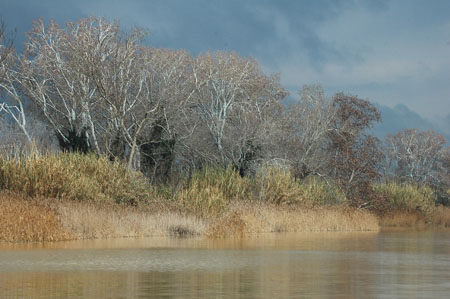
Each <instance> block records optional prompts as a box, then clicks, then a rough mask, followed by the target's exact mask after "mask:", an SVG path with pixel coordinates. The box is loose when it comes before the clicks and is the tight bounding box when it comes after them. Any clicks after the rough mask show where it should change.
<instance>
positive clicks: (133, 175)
mask: <svg viewBox="0 0 450 299" xmlns="http://www.w3.org/2000/svg"><path fill="white" fill-rule="evenodd" d="M0 188H1V189H2V191H1V192H0V214H1V215H0V219H1V220H0V240H2V241H9V242H21V241H54V240H69V239H88V238H114V237H146V236H193V235H202V236H209V237H226V236H237V235H245V234H252V233H266V232H318V231H368V230H371V231H374V230H375V231H376V230H378V229H379V227H380V224H381V225H382V226H402V227H408V226H424V227H425V226H427V225H436V226H441V227H449V226H450V220H449V218H450V209H447V208H442V207H439V208H436V207H434V204H433V201H432V200H431V199H430V198H431V197H430V196H431V195H430V190H427V189H423V190H422V189H418V188H416V189H414V188H413V187H411V186H407V185H405V186H401V185H395V184H391V185H389V184H383V185H378V186H376V188H375V189H376V192H378V194H380V195H383V196H385V197H386V198H388V199H389V204H390V205H391V207H392V209H391V211H392V212H391V213H389V214H386V215H383V216H382V217H377V216H375V215H374V214H372V213H370V212H368V211H366V210H357V209H354V208H350V207H348V204H347V201H346V198H345V195H344V194H343V193H342V192H340V191H339V189H338V188H336V187H335V186H333V185H330V184H329V183H326V182H325V181H322V180H320V179H317V178H309V179H307V180H303V181H298V180H296V179H294V178H293V177H292V176H291V174H290V173H289V172H287V171H284V170H282V169H279V168H269V169H263V170H260V171H259V172H258V173H257V174H256V175H255V176H254V177H252V178H249V177H241V176H239V174H238V173H237V172H235V171H234V170H233V169H231V168H228V169H225V170H223V169H222V170H221V169H217V168H204V169H203V170H202V171H198V172H195V173H193V174H192V175H191V176H190V177H187V178H185V179H184V180H182V181H181V182H179V183H178V184H174V185H166V186H151V185H149V184H148V182H147V181H146V180H145V179H144V177H143V176H142V175H141V174H140V173H137V172H133V171H128V170H127V169H126V167H125V165H123V164H121V163H119V162H114V163H112V162H110V161H109V160H108V159H106V158H102V157H100V158H99V157H96V156H95V155H80V154H59V155H56V154H50V155H43V156H41V155H29V156H27V157H26V158H17V157H16V158H11V159H5V158H0Z"/></svg>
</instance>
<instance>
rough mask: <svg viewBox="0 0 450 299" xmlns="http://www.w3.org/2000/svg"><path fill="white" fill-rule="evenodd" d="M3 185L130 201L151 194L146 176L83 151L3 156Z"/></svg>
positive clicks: (0, 177) (37, 193)
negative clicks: (9, 157) (10, 157)
mask: <svg viewBox="0 0 450 299" xmlns="http://www.w3.org/2000/svg"><path fill="white" fill-rule="evenodd" d="M0 188H1V189H4V190H9V191H13V192H19V193H22V194H24V195H26V196H29V197H36V196H43V197H50V198H61V199H69V200H91V201H99V200H100V201H101V200H110V201H114V202H117V203H128V204H136V203H138V202H140V201H144V200H148V198H150V194H151V188H150V186H149V185H148V184H147V183H146V180H145V179H144V177H143V176H142V175H141V174H139V173H137V172H134V171H129V170H127V168H126V166H125V165H124V164H122V163H120V162H113V163H112V162H110V161H109V160H108V159H107V158H106V157H97V156H96V155H95V154H89V155H83V154H80V153H61V154H46V155H39V154H37V153H34V154H32V155H30V156H27V157H16V158H14V159H8V158H5V157H0Z"/></svg>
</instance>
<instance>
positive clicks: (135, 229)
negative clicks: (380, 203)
mask: <svg viewBox="0 0 450 299" xmlns="http://www.w3.org/2000/svg"><path fill="white" fill-rule="evenodd" d="M0 211H1V212H0V213H1V219H2V220H1V221H0V240H1V241H7V242H27V241H60V240H75V239H97V238H118V237H149V236H181V237H184V236H195V235H199V236H205V237H227V236H240V235H245V234H254V233H267V232H320V231H377V230H378V229H379V226H378V221H377V218H376V217H375V216H374V215H372V214H370V213H369V212H367V211H361V210H355V209H350V208H344V207H320V208H304V207H300V206H288V205H286V206H282V205H281V206H280V205H274V204H268V203H251V202H249V203H236V204H233V205H232V206H231V207H230V208H229V209H228V211H227V212H226V213H224V214H223V215H221V216H220V217H216V218H207V217H198V216H195V215H192V214H189V213H185V214H183V213H181V212H180V211H176V210H175V209H172V208H170V207H167V208H164V207H162V206H161V205H160V206H156V205H153V206H152V205H149V206H146V207H133V206H126V205H118V204H111V203H106V202H103V203H100V202H76V201H65V200H55V199H45V198H36V199H27V198H25V197H24V196H21V195H17V194H13V193H6V192H3V193H1V194H0Z"/></svg>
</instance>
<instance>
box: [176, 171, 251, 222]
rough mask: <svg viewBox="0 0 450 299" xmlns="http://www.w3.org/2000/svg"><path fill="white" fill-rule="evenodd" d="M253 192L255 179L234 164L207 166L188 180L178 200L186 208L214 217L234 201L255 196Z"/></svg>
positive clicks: (195, 212) (201, 214) (177, 197)
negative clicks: (246, 176) (242, 174)
mask: <svg viewBox="0 0 450 299" xmlns="http://www.w3.org/2000/svg"><path fill="white" fill-rule="evenodd" d="M252 192H253V184H252V181H251V180H250V179H249V178H243V177H241V176H239V174H238V173H237V172H236V171H234V170H233V169H232V168H231V167H228V168H226V169H220V168H216V167H206V168H204V169H202V170H200V171H196V172H194V173H193V174H192V176H191V177H190V178H186V179H185V180H184V182H183V183H182V186H181V189H180V190H179V192H178V193H177V194H176V195H175V200H177V201H178V202H179V203H180V204H181V205H182V207H183V208H184V209H185V210H186V211H189V212H191V213H194V214H196V215H198V216H202V217H212V216H216V215H217V214H219V213H222V212H223V211H225V210H226V209H227V207H228V205H229V203H230V202H232V201H236V200H248V199H251V198H252Z"/></svg>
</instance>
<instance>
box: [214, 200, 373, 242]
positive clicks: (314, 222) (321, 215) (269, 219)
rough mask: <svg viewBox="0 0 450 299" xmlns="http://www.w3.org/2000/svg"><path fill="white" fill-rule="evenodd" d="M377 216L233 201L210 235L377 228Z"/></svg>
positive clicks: (368, 229) (335, 208)
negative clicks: (233, 203)
mask: <svg viewBox="0 0 450 299" xmlns="http://www.w3.org/2000/svg"><path fill="white" fill-rule="evenodd" d="M378 229H379V225H378V219H377V217H376V216H374V215H373V214H371V213H370V212H368V211H365V210H357V209H352V208H348V207H338V206H335V207H309V208H305V207H301V206H298V205H274V204H270V203H261V204H258V203H236V204H235V205H233V207H232V208H230V211H229V212H228V213H226V214H225V215H223V216H222V217H220V218H219V219H217V220H216V221H215V222H213V223H211V225H210V226H209V228H208V231H207V234H208V235H209V236H213V237H223V236H230V235H231V236H233V235H242V234H253V233H269V232H323V231H377V230H378Z"/></svg>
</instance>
